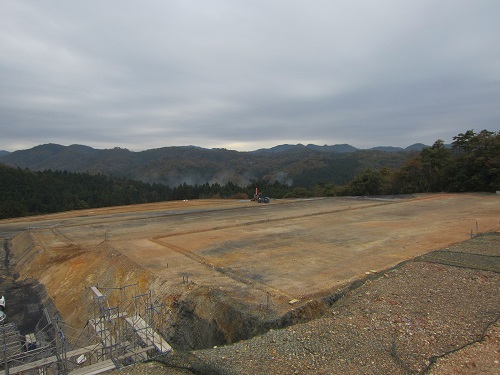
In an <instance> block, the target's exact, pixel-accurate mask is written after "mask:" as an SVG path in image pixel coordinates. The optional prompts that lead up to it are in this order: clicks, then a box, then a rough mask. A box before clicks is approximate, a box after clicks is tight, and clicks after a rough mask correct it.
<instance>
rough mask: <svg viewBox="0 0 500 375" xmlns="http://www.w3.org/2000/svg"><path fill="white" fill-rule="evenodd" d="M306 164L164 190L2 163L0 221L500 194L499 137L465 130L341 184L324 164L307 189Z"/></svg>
mask: <svg viewBox="0 0 500 375" xmlns="http://www.w3.org/2000/svg"><path fill="white" fill-rule="evenodd" d="M310 162H311V161H309V160H303V167H304V168H303V171H302V173H300V174H298V175H297V176H298V177H297V178H295V179H294V181H293V183H291V184H287V183H285V182H280V181H279V180H277V179H270V178H266V176H264V177H263V178H261V179H259V180H254V181H252V182H251V183H250V184H249V185H247V186H244V187H241V186H238V185H237V184H235V183H233V182H231V181H229V182H227V183H226V184H219V183H212V184H209V183H204V184H194V185H189V184H186V183H183V184H180V185H177V186H175V187H169V186H166V185H163V184H159V183H152V184H151V183H145V182H139V181H134V180H131V179H127V178H119V177H110V176H106V175H104V174H94V175H90V174H87V173H70V172H67V171H52V170H45V171H31V170H28V169H22V168H13V167H9V166H6V165H2V164H0V219H4V218H11V217H19V216H26V215H37V214H45V213H54V212H62V211H69V210H77V209H84V208H98V207H108V206H117V205H127V204H137V203H147V202H159V201H165V200H181V199H200V198H235V199H248V197H251V196H253V193H254V190H255V187H259V189H260V190H261V191H262V192H263V193H264V194H265V195H267V196H269V197H271V198H304V197H319V196H336V195H387V194H411V193H424V192H466V191H474V192H494V191H497V190H500V132H491V131H488V130H483V131H481V132H479V133H475V132H474V131H473V130H468V131H466V132H465V133H460V134H458V135H457V136H455V137H454V138H453V142H452V144H451V147H447V146H446V145H445V144H444V142H443V141H442V140H437V141H436V142H435V143H434V144H433V145H432V146H431V147H426V148H424V149H423V150H422V151H420V152H419V153H415V155H414V156H413V157H411V158H409V159H408V160H406V162H405V163H404V165H403V166H402V167H399V168H389V167H382V168H379V169H366V170H364V171H361V172H360V173H358V174H357V175H356V176H355V177H354V178H353V179H352V180H351V181H350V183H348V184H346V185H343V186H339V185H336V184H335V183H334V182H333V181H335V180H334V179H333V178H332V177H331V175H332V173H334V171H328V170H326V169H327V168H326V167H325V168H326V169H325V170H324V171H322V173H323V176H324V177H323V179H322V180H321V181H320V182H318V183H317V184H315V185H314V186H310V184H308V183H307V181H310V180H311V176H310V175H309V174H310V171H308V168H307V164H308V163H310ZM315 173H317V170H316V169H315Z"/></svg>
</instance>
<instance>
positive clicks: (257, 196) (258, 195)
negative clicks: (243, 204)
mask: <svg viewBox="0 0 500 375" xmlns="http://www.w3.org/2000/svg"><path fill="white" fill-rule="evenodd" d="M252 200H253V201H255V202H257V203H269V202H270V200H269V197H263V196H262V193H259V188H255V194H254V196H253V199H252Z"/></svg>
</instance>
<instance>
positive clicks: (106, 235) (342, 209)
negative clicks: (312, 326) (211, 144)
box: [0, 194, 500, 324]
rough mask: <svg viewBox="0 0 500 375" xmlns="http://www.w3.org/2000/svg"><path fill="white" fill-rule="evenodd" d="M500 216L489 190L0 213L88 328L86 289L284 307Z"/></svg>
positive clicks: (17, 251) (68, 315) (72, 317)
mask: <svg viewBox="0 0 500 375" xmlns="http://www.w3.org/2000/svg"><path fill="white" fill-rule="evenodd" d="M499 214H500V196H498V195H492V194H439V195H419V196H413V197H411V198H401V197H400V198H396V199H382V198H380V199H369V198H347V197H345V198H342V197H341V198H321V199H310V200H276V201H272V202H271V203H269V204H258V203H255V202H250V201H231V200H197V201H177V202H163V203H157V204H146V205H134V206H123V207H117V208H109V209H95V210H82V211H73V212H68V213H62V214H54V215H45V216H39V217H30V218H21V219H15V220H3V221H0V237H4V238H12V237H13V236H14V235H16V237H15V238H14V239H13V240H12V245H13V246H12V255H13V258H12V262H13V264H14V266H15V267H16V271H17V272H19V274H20V278H21V279H23V278H27V277H34V278H37V279H39V280H40V281H41V282H42V283H43V284H44V285H45V287H46V288H47V291H48V293H49V295H50V296H51V297H52V298H53V299H54V301H55V303H56V306H57V308H58V309H59V311H60V312H61V313H62V314H63V317H64V318H65V320H66V321H70V322H72V323H73V324H81V323H82V322H85V320H86V319H88V318H90V316H85V315H87V314H89V313H90V312H89V311H88V310H89V309H88V304H89V299H88V291H86V288H87V287H88V286H91V285H97V284H99V285H101V286H110V287H114V286H122V285H127V284H130V283H135V282H138V283H139V284H140V286H141V289H143V290H145V289H146V288H151V289H152V290H153V291H154V292H155V293H156V294H157V295H159V296H162V297H164V298H166V299H169V298H170V299H172V298H173V296H178V295H181V294H182V293H184V292H186V289H189V288H193V287H196V286H206V287H208V288H211V289H218V290H220V291H221V292H223V293H224V294H225V295H228V296H230V297H231V298H232V299H234V300H235V301H240V302H243V303H244V304H245V306H248V308H249V309H250V310H251V309H258V307H259V306H260V305H261V304H263V303H265V304H269V305H270V307H271V308H272V309H273V311H275V312H276V313H277V314H283V313H285V312H287V311H289V310H290V309H293V308H295V307H296V306H298V305H300V304H301V303H305V302H307V301H309V300H311V299H313V298H317V297H320V296H325V295H329V294H332V293H333V292H335V290H338V289H339V288H341V287H343V286H345V285H347V284H348V283H350V282H352V281H353V280H356V279H360V278H363V277H365V276H366V275H367V274H370V273H373V272H378V271H380V270H383V269H387V268H389V267H392V266H394V265H396V264H398V263H400V262H402V261H404V260H407V259H410V258H413V257H415V256H418V255H421V254H424V253H426V252H429V251H431V250H434V249H440V248H445V247H446V246H448V245H450V244H453V243H457V242H461V241H464V240H466V239H467V238H469V237H470V233H471V230H472V231H473V232H474V233H476V228H477V230H478V231H479V232H492V231H498V230H499V229H500V226H499V224H500V223H499V220H500V215H499ZM186 278H187V280H189V284H185V283H184V282H183V281H185V280H186ZM291 301H293V303H292V304H290V302H291ZM80 306H87V307H85V308H84V307H81V308H80Z"/></svg>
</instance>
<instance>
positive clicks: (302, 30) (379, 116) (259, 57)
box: [0, 0, 500, 151]
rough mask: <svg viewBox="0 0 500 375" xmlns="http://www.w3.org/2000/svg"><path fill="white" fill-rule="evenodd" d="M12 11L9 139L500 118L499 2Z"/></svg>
mask: <svg viewBox="0 0 500 375" xmlns="http://www.w3.org/2000/svg"><path fill="white" fill-rule="evenodd" d="M1 7H2V14H3V16H4V17H2V22H1V23H0V50H1V51H2V54H0V82H2V84H1V85H0V132H1V135H2V136H1V139H0V149H6V150H10V151H13V150H15V149H22V148H28V147H32V146H34V145H37V144H40V143H48V142H54V143H61V144H72V143H82V144H87V145H90V146H93V147H99V148H110V147H115V146H120V147H127V148H129V149H132V150H143V149H148V148H154V147H162V146H171V145H188V144H192V145H198V146H202V147H208V148H211V147H226V148H231V149H237V150H252V149H257V148H261V147H271V146H274V145H277V144H281V143H305V144H307V143H316V144H335V143H350V144H352V145H354V146H356V147H373V146H378V145H392V146H402V147H405V146H408V145H410V144H413V143H416V142H424V143H427V144H432V143H433V142H434V141H435V140H436V139H438V138H441V139H443V140H445V141H446V142H450V141H451V138H452V137H453V136H454V135H456V134H458V133H459V132H463V131H465V130H467V129H471V128H474V129H476V130H481V129H485V128H486V129H489V130H498V128H499V125H498V124H499V120H500V109H499V106H498V103H499V102H500V49H499V48H498V47H497V46H498V40H499V39H500V24H499V23H498V19H497V15H498V14H499V13H500V3H498V2H497V1H495V0H481V1H476V2H471V1H465V0H454V1H451V0H440V1H438V2H435V1H430V0H418V1H417V0H412V1H405V2H401V1H395V0H381V1H377V2H372V1H360V0H354V1H349V2H346V1H322V0H318V1H315V2H313V3H307V4H306V3H305V2H297V1H284V0H281V1H278V0H273V1H252V2H247V1H238V0H236V1H231V2H227V1H217V0H216V1H211V2H203V1H197V0H192V1H189V0H187V1H167V2H165V1H148V2H143V3H137V2H134V1H129V0H122V1H106V2H100V1H85V2H65V1H62V0H61V1H43V2H39V1H35V0H33V1H27V0H19V1H15V2H3V3H2V5H1Z"/></svg>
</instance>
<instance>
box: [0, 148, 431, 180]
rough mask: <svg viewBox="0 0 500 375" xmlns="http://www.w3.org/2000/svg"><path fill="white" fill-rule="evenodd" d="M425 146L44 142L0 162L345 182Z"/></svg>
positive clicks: (155, 176)
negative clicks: (142, 146) (140, 146)
mask: <svg viewBox="0 0 500 375" xmlns="http://www.w3.org/2000/svg"><path fill="white" fill-rule="evenodd" d="M424 147H426V146H425V145H423V144H421V143H418V144H414V145H412V146H409V147H407V148H405V149H403V148H399V147H375V148H372V149H366V150H361V149H357V148H356V147H353V146H351V145H348V144H341V145H332V146H328V145H324V146H317V145H312V144H309V145H302V144H298V145H288V144H285V145H279V146H275V147H272V148H269V149H259V150H256V151H250V152H238V151H233V150H226V149H205V148H201V147H195V146H182V147H163V148H158V149H150V150H146V151H140V152H133V151H129V150H127V149H123V148H118V147H116V148H113V149H94V148H92V147H89V146H84V145H71V146H62V145H58V144H44V145H40V146H36V147H33V148H31V149H28V150H19V151H14V152H10V153H9V152H7V151H0V163H3V164H6V165H9V166H13V167H20V168H28V169H30V170H35V171H36V170H48V169H51V170H61V171H68V172H79V173H90V174H98V173H101V174H107V175H112V176H118V177H126V178H131V179H134V180H139V181H144V182H149V183H155V182H157V183H163V184H166V185H169V186H177V185H179V184H183V183H186V184H188V185H194V184H198V185H201V184H204V183H220V184H225V183H227V182H229V181H231V182H233V183H235V184H238V185H240V186H247V185H249V184H251V183H255V181H261V180H265V181H266V182H267V183H272V182H274V181H279V182H281V183H287V184H288V185H292V184H294V183H295V184H297V185H299V186H306V187H307V186H314V185H316V184H319V183H331V182H333V183H335V184H339V185H343V184H346V183H348V182H349V181H350V180H351V179H352V178H353V177H354V176H355V174H356V173H358V172H360V171H361V170H363V169H367V168H372V169H378V168H382V167H388V168H398V167H400V166H401V165H403V163H404V162H405V161H406V160H407V159H408V158H409V157H411V156H412V155H414V153H415V152H419V151H421V150H422V149H423V148H424Z"/></svg>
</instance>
